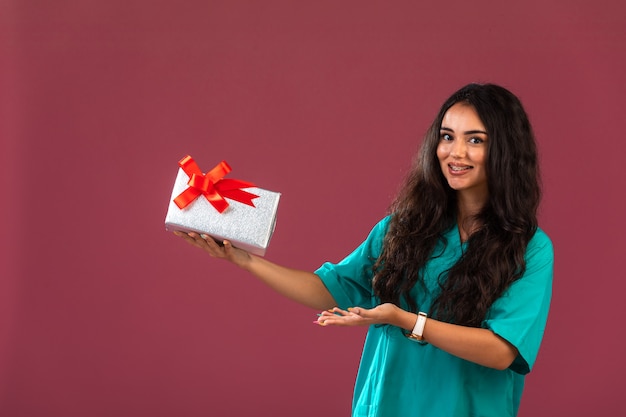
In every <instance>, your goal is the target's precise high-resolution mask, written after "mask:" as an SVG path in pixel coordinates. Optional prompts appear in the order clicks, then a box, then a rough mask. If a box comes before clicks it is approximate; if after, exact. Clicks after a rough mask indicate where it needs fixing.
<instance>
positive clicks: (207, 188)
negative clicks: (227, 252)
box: [174, 155, 258, 213]
mask: <svg viewBox="0 0 626 417" xmlns="http://www.w3.org/2000/svg"><path fill="white" fill-rule="evenodd" d="M178 166H180V167H181V168H182V170H183V171H184V172H185V174H187V176H188V177H189V181H188V182H187V185H188V186H189V188H187V189H186V190H185V191H183V192H182V193H180V194H179V195H178V196H177V197H176V198H175V199H174V203H176V205H177V206H178V208H180V209H183V208H185V207H187V206H188V205H189V204H191V203H192V202H193V201H194V200H195V199H196V198H198V197H200V196H201V195H204V197H205V198H206V199H207V201H208V202H209V203H211V205H212V206H213V207H214V208H215V209H216V210H217V211H218V212H219V213H223V212H224V210H226V209H227V208H228V206H229V204H228V201H226V200H225V198H229V199H231V200H235V201H238V202H240V203H244V204H247V205H249V206H252V207H254V203H253V202H252V199H253V198H257V197H258V195H255V194H252V193H249V192H247V191H243V190H241V188H248V187H255V185H254V184H253V183H251V182H247V181H241V180H233V179H224V176H225V175H226V174H228V173H229V172H230V171H232V168H231V167H230V165H228V163H227V162H226V161H222V162H220V163H219V164H217V165H216V166H215V167H214V168H213V169H211V170H210V171H209V172H207V173H206V175H205V174H203V173H202V171H201V170H200V167H199V166H198V164H196V162H195V161H194V160H193V158H192V157H191V156H189V155H187V156H185V157H184V158H183V159H181V160H180V161H179V162H178Z"/></svg>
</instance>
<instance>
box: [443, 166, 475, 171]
mask: <svg viewBox="0 0 626 417" xmlns="http://www.w3.org/2000/svg"><path fill="white" fill-rule="evenodd" d="M448 167H450V169H451V170H452V171H454V172H461V171H468V170H470V169H472V167H471V166H463V167H457V166H453V165H448Z"/></svg>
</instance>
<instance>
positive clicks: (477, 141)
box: [469, 137, 485, 145]
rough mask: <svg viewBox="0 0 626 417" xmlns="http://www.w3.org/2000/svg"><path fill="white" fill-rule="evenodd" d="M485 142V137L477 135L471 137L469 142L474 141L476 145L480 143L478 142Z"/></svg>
mask: <svg viewBox="0 0 626 417" xmlns="http://www.w3.org/2000/svg"><path fill="white" fill-rule="evenodd" d="M483 142H485V141H484V140H483V139H481V138H477V137H472V138H470V139H469V143H473V144H475V145H478V144H480V143H483Z"/></svg>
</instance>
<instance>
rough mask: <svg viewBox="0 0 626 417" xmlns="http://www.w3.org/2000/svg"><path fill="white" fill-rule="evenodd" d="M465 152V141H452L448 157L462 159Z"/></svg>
mask: <svg viewBox="0 0 626 417" xmlns="http://www.w3.org/2000/svg"><path fill="white" fill-rule="evenodd" d="M466 152H467V147H466V144H465V141H463V140H459V139H456V140H454V141H452V147H451V149H450V156H452V157H453V158H463V157H464V156H465V153H466Z"/></svg>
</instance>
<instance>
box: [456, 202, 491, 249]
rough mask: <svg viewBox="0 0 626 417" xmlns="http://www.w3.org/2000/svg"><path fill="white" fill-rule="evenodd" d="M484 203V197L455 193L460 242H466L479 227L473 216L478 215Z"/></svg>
mask: <svg viewBox="0 0 626 417" xmlns="http://www.w3.org/2000/svg"><path fill="white" fill-rule="evenodd" d="M486 202H487V197H486V196H480V195H476V194H468V193H457V207H458V213H457V223H458V226H459V234H460V235H461V240H463V241H466V240H467V239H468V238H469V236H470V235H471V234H472V233H474V232H475V231H476V230H477V229H478V228H479V227H480V224H478V222H477V220H476V217H475V216H476V215H477V214H478V213H480V211H481V210H482V208H483V207H484V206H485V203H486Z"/></svg>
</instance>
